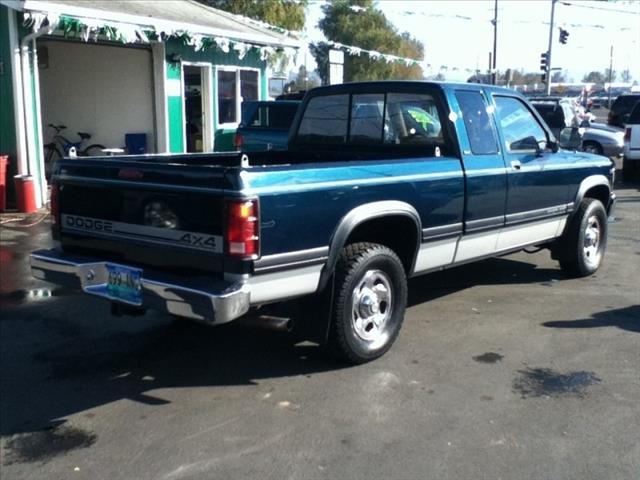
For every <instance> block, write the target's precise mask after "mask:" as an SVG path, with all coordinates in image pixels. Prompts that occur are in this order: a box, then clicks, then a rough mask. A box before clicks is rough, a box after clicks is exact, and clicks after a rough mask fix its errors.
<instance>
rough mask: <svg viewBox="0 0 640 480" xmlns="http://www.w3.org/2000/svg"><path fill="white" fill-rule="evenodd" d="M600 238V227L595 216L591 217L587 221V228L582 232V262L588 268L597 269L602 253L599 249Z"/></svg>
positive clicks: (598, 220)
mask: <svg viewBox="0 0 640 480" xmlns="http://www.w3.org/2000/svg"><path fill="white" fill-rule="evenodd" d="M601 238H602V225H600V219H599V218H598V216H597V215H592V216H590V217H589V219H588V220H587V228H586V229H585V232H584V242H583V246H582V255H583V256H584V261H585V263H586V264H587V265H589V266H590V267H597V266H598V265H599V264H600V258H601V257H602V251H601V249H600V244H601Z"/></svg>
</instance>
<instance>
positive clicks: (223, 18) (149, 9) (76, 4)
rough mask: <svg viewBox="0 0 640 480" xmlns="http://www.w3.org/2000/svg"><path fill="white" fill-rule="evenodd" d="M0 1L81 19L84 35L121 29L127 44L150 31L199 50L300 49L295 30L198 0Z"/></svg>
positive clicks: (52, 17) (34, 13)
mask: <svg viewBox="0 0 640 480" xmlns="http://www.w3.org/2000/svg"><path fill="white" fill-rule="evenodd" d="M0 3H2V4H4V5H6V6H8V7H10V8H13V9H16V10H20V11H23V12H25V13H27V14H28V15H29V16H30V18H31V19H32V20H34V21H35V22H36V24H42V23H43V22H44V21H45V19H46V20H48V21H49V22H50V23H59V22H62V24H63V26H65V27H66V28H68V27H69V24H70V23H71V22H73V21H75V22H78V24H79V26H80V28H82V29H83V30H84V32H83V35H85V36H87V35H89V34H91V33H92V31H93V32H95V31H96V30H98V29H100V28H104V27H109V28H111V29H114V30H116V31H119V32H120V35H119V36H118V39H120V40H121V41H126V42H133V41H145V40H148V37H149V33H152V34H155V35H156V36H157V37H158V38H163V37H165V36H187V37H189V38H190V39H192V42H193V44H194V45H195V46H196V48H197V47H198V46H199V45H198V44H200V43H201V42H202V41H203V40H205V39H213V40H214V42H215V43H216V44H223V45H224V44H225V43H226V45H227V46H228V45H229V43H232V44H244V45H246V46H247V47H256V48H260V47H272V48H287V49H290V48H299V47H300V40H299V38H297V36H296V35H295V34H294V32H288V31H286V30H284V29H281V28H278V27H274V26H271V25H267V24H265V23H263V22H258V21H254V20H251V19H248V18H246V17H242V16H239V15H233V14H230V13H228V12H224V11H222V10H218V9H215V8H211V7H208V6H206V5H202V4H201V3H198V2H196V1H195V0H162V1H148V0H82V1H78V0H0ZM85 32H86V33H85ZM85 39H86V38H85ZM215 39H217V41H216V40H215ZM238 50H240V49H239V48H238Z"/></svg>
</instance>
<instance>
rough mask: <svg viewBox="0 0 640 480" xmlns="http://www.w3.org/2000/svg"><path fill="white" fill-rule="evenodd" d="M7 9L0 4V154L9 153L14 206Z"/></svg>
mask: <svg viewBox="0 0 640 480" xmlns="http://www.w3.org/2000/svg"><path fill="white" fill-rule="evenodd" d="M9 14H10V12H9V9H8V8H7V7H5V6H4V5H0V63H2V71H1V72H0V97H1V98H0V125H2V127H0V155H9V166H8V168H7V189H6V192H7V205H8V206H9V207H13V206H15V189H14V185H13V181H10V180H9V179H11V178H13V176H14V175H16V174H17V173H18V146H17V144H16V121H15V116H14V108H15V103H14V102H15V100H14V98H13V68H12V65H11V60H12V52H11V48H10V46H9V45H10V44H9Z"/></svg>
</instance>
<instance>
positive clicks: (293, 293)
mask: <svg viewBox="0 0 640 480" xmlns="http://www.w3.org/2000/svg"><path fill="white" fill-rule="evenodd" d="M323 266H324V265H313V266H311V267H303V268H297V269H294V270H286V271H283V272H277V273H268V274H265V275H255V276H252V277H249V279H248V281H247V283H248V284H249V286H250V287H251V289H250V290H251V300H250V301H251V305H258V304H261V303H267V302H274V301H277V300H284V299H286V298H293V297H298V296H301V295H306V294H308V293H314V292H315V291H317V290H318V283H319V282H320V273H321V271H322V267H323Z"/></svg>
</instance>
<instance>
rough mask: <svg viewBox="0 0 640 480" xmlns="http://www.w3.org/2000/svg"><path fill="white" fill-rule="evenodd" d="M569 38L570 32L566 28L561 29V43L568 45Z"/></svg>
mask: <svg viewBox="0 0 640 480" xmlns="http://www.w3.org/2000/svg"><path fill="white" fill-rule="evenodd" d="M568 38H569V32H567V31H566V30H565V29H564V28H561V29H560V43H562V44H563V45H564V44H566V43H567V39H568Z"/></svg>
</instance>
